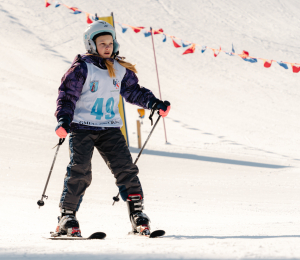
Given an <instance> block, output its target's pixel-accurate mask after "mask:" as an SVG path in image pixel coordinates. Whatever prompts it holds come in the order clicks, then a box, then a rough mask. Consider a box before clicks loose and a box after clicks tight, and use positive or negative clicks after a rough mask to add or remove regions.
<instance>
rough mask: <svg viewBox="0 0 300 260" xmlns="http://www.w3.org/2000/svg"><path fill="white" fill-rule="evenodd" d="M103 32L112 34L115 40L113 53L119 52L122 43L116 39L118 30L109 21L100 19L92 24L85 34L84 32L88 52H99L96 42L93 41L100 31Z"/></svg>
mask: <svg viewBox="0 0 300 260" xmlns="http://www.w3.org/2000/svg"><path fill="white" fill-rule="evenodd" d="M102 32H108V33H110V34H111V35H112V37H113V41H114V49H113V54H115V55H116V54H117V52H118V51H119V48H120V44H119V43H118V42H117V40H116V31H115V28H114V27H113V26H111V25H110V24H109V23H107V22H105V21H102V20H98V21H95V22H93V23H92V24H90V25H89V26H88V27H87V28H86V30H85V32H84V34H83V41H84V46H85V49H86V50H87V52H89V53H92V54H98V53H97V48H96V44H95V42H94V41H93V37H94V36H95V35H97V34H98V33H102Z"/></svg>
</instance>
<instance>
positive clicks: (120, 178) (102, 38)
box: [52, 20, 171, 237]
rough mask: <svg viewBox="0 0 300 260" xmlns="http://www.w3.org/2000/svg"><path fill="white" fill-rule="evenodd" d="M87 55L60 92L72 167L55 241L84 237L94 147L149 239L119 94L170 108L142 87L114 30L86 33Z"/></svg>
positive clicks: (137, 229)
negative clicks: (82, 216)
mask: <svg viewBox="0 0 300 260" xmlns="http://www.w3.org/2000/svg"><path fill="white" fill-rule="evenodd" d="M84 44H85V48H86V51H87V53H86V54H83V55H77V57H75V60H74V61H73V63H72V65H71V67H70V69H69V70H68V71H67V72H66V73H65V75H64V76H63V78H62V82H61V85H60V87H59V95H58V99H57V108H56V112H55V116H56V118H57V121H58V125H57V127H56V128H55V131H56V134H57V135H58V136H59V137H60V138H65V137H66V136H67V134H68V133H70V135H69V149H70V163H69V165H68V166H67V173H66V175H65V179H64V186H63V191H62V195H61V199H60V203H59V207H60V211H61V216H60V217H59V218H58V219H59V222H58V226H57V228H56V232H55V233H53V234H52V236H60V235H67V236H75V237H76V236H77V237H81V231H80V227H79V222H78V220H77V218H76V212H77V211H78V209H79V206H80V203H81V202H82V198H83V195H84V193H85V190H86V188H87V187H89V185H90V184H91V180H92V171H91V169H92V168H91V160H92V155H93V150H94V147H96V149H97V150H98V151H99V153H100V154H101V156H102V158H103V159H104V161H105V162H106V164H107V166H108V167H109V169H110V170H111V172H112V174H114V177H115V178H116V185H117V187H118V188H119V192H120V195H121V198H122V199H123V200H124V201H126V202H127V207H128V212H129V218H130V221H131V224H132V229H133V232H134V233H140V234H145V235H149V234H150V226H149V217H148V216H147V215H146V214H145V213H143V201H144V195H143V190H142V186H141V183H140V181H139V178H138V176H137V174H138V172H139V170H138V167H137V166H136V165H134V164H133V163H132V158H131V154H130V152H129V149H128V147H127V145H126V141H125V138H124V136H123V134H122V133H121V130H120V127H122V125H123V122H122V119H121V117H120V114H119V109H118V103H119V95H120V94H121V96H122V97H123V98H124V99H125V100H126V101H127V102H129V103H131V104H135V105H138V106H140V107H143V108H145V109H151V110H152V111H154V110H159V113H160V115H161V116H162V117H165V116H167V115H168V113H169V111H170V108H171V107H170V106H166V105H165V104H164V102H163V101H161V100H159V99H157V98H156V97H155V96H154V95H153V93H152V92H151V91H150V90H149V89H146V88H144V87H140V85H139V84H138V78H137V76H136V74H135V73H136V72H137V71H136V69H135V65H132V64H131V63H129V62H126V61H124V58H121V57H119V56H117V55H118V54H119V51H118V50H119V47H120V45H119V43H118V42H117V40H116V33H115V29H114V27H113V26H111V25H110V24H109V23H107V22H105V21H101V20H98V21H95V22H94V23H92V24H90V25H89V26H88V27H87V29H86V31H85V32H84Z"/></svg>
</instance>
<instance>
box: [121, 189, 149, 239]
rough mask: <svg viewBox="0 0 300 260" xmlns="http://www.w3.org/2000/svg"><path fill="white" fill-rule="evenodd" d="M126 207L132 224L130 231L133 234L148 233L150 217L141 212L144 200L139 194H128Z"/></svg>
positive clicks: (147, 234)
mask: <svg viewBox="0 0 300 260" xmlns="http://www.w3.org/2000/svg"><path fill="white" fill-rule="evenodd" d="M126 202H127V208H128V214H129V219H130V222H131V225H132V232H129V234H134V235H143V236H149V235H150V225H149V222H150V219H149V217H148V216H147V215H146V214H145V213H143V211H142V210H143V209H144V204H143V203H144V200H143V198H142V196H141V195H140V194H130V195H129V196H128V198H127V201H126Z"/></svg>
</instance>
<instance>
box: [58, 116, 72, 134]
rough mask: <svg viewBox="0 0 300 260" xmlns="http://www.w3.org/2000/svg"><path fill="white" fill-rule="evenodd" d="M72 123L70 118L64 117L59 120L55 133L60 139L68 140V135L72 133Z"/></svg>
mask: <svg viewBox="0 0 300 260" xmlns="http://www.w3.org/2000/svg"><path fill="white" fill-rule="evenodd" d="M70 122H71V119H70V118H69V117H68V116H63V117H61V118H60V119H59V120H58V124H57V126H56V128H55V133H56V134H57V135H58V137H59V138H66V137H67V135H68V133H70Z"/></svg>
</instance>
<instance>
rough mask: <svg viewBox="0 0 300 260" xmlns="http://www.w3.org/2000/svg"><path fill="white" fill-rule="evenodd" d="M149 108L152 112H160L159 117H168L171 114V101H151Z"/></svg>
mask: <svg viewBox="0 0 300 260" xmlns="http://www.w3.org/2000/svg"><path fill="white" fill-rule="evenodd" d="M148 108H150V109H151V110H159V115H161V116H162V117H166V116H167V115H168V114H169V112H170V109H171V104H170V102H169V101H164V102H162V101H161V100H159V99H157V98H155V99H150V101H149V104H148Z"/></svg>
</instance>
